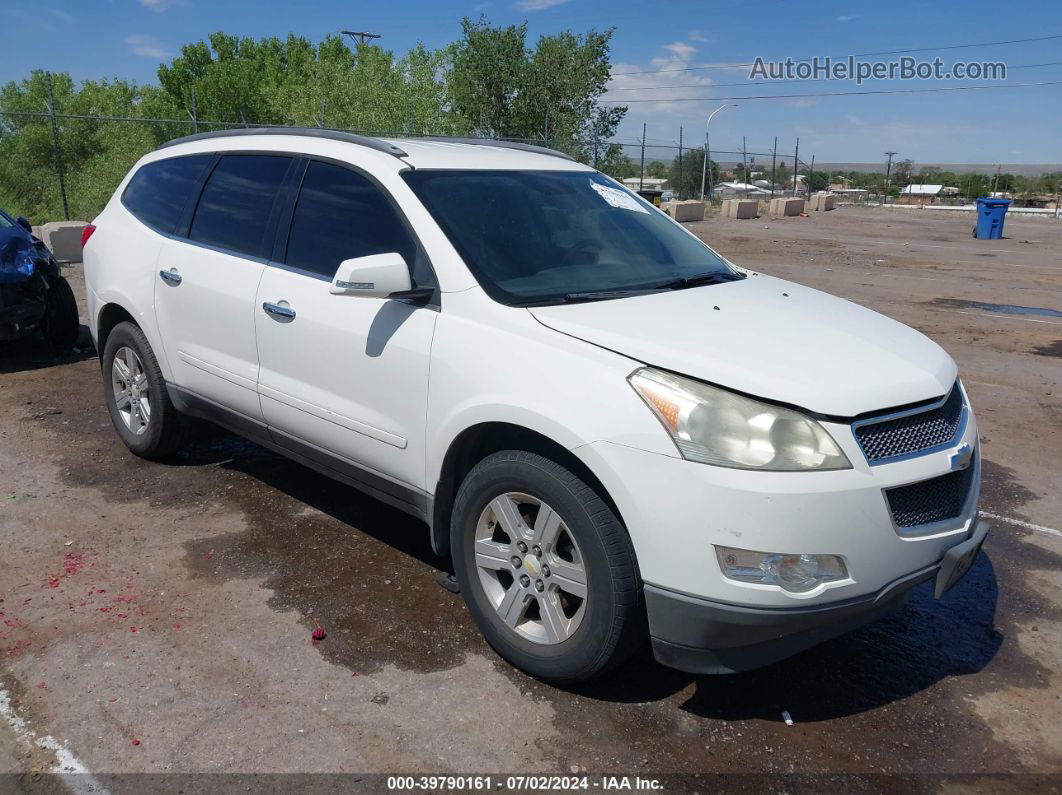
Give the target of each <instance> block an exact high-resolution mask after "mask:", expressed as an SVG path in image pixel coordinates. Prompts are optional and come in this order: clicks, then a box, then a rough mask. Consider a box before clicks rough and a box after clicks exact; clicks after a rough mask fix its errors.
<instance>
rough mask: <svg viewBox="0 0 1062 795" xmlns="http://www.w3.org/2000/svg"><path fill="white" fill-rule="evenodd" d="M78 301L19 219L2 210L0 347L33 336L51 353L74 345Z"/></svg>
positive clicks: (49, 255)
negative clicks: (32, 334) (37, 335)
mask: <svg viewBox="0 0 1062 795" xmlns="http://www.w3.org/2000/svg"><path fill="white" fill-rule="evenodd" d="M78 331H79V322H78V314H77V301H76V300H75V298H74V291H73V290H72V289H70V283H69V282H67V280H66V279H64V278H63V276H62V274H61V273H60V271H59V263H58V262H56V261H55V257H53V256H52V252H50V251H49V250H48V247H47V246H45V245H44V243H42V242H41V241H40V240H38V239H37V238H36V237H34V235H33V227H32V226H30V223H29V221H27V220H26V219H25V218H22V217H21V216H20V217H18V218H12V217H11V216H10V215H8V214H7V213H6V212H4V211H3V210H0V343H2V342H7V341H9V340H13V339H18V338H20V337H23V336H25V335H27V334H30V333H33V332H37V333H39V334H41V335H43V337H44V339H45V340H46V341H47V342H48V344H49V345H50V346H51V347H52V348H53V349H54V350H55V351H66V350H69V349H70V348H72V347H73V346H74V344H75V343H76V342H77V337H78Z"/></svg>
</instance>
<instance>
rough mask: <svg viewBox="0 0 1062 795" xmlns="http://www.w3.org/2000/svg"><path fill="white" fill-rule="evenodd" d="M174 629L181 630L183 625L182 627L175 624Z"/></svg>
mask: <svg viewBox="0 0 1062 795" xmlns="http://www.w3.org/2000/svg"><path fill="white" fill-rule="evenodd" d="M173 628H174V629H180V628H181V625H180V624H174V625H173Z"/></svg>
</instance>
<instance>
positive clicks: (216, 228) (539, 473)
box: [85, 128, 988, 683]
mask: <svg viewBox="0 0 1062 795" xmlns="http://www.w3.org/2000/svg"><path fill="white" fill-rule="evenodd" d="M85 273H86V278H87V282H88V297H89V306H90V311H91V315H90V317H91V320H90V326H91V329H92V333H93V336H94V338H95V340H96V343H97V349H98V350H99V351H100V352H101V359H102V367H103V381H104V387H105V394H106V401H107V406H108V408H109V410H110V414H111V417H112V419H113V421H114V425H115V428H116V429H117V431H118V434H119V435H120V436H121V438H122V441H124V442H125V444H126V445H127V446H128V447H129V448H130V450H132V451H133V452H134V453H136V454H137V455H140V456H143V457H147V458H159V457H164V456H166V455H167V454H169V453H171V452H173V451H174V450H175V449H176V448H177V446H178V445H179V444H180V440H181V438H182V424H185V425H186V424H187V423H185V422H184V417H183V416H182V415H192V416H197V417H201V418H207V419H209V420H211V421H213V422H215V423H217V424H219V425H222V426H225V427H227V428H229V429H232V430H234V431H236V432H237V433H240V434H242V435H244V436H247V437H248V438H251V439H253V440H254V441H256V442H258V443H260V444H262V445H264V446H266V447H268V448H270V449H273V450H275V451H278V452H280V453H283V454H284V455H286V456H290V457H291V458H293V459H295V460H296V461H300V462H302V463H303V464H306V465H307V466H310V467H313V468H315V469H317V470H319V471H321V472H322V473H324V474H326V475H328V476H330V477H333V478H336V479H337V480H340V481H343V482H345V483H348V484H351V485H353V486H356V487H357V488H358V489H361V490H363V491H365V492H367V493H368V494H370V495H372V496H373V497H376V498H378V499H380V500H383V501H385V502H387V503H389V504H391V505H394V506H397V507H399V508H401V509H403V510H405V511H408V512H409V513H412V514H413V515H415V516H417V517H420V518H421V519H423V520H424V522H425V523H426V524H427V528H426V530H427V532H429V533H430V534H431V541H432V545H433V547H434V549H435V551H436V552H437V553H438V554H439V555H441V556H446V555H449V556H451V557H452V560H453V567H454V570H455V572H456V575H457V580H458V582H459V584H460V587H461V591H462V593H463V595H464V598H465V601H466V602H467V604H468V608H469V610H470V611H471V613H472V615H473V617H474V618H475V620H476V622H477V623H478V625H479V627H480V629H481V630H482V631H483V633H484V635H485V636H486V637H487V639H488V640H489V641H490V643H491V644H492V645H493V646H494V648H495V649H496V650H497V651H498V652H499V653H500V654H501V655H502V656H503V657H505V658H506V659H507V660H509V661H510V662H512V663H513V664H514V665H517V666H519V667H520V668H522V669H524V670H525V671H528V672H529V673H531V674H533V675H535V676H538V677H541V678H543V679H547V680H550V681H554V682H562V683H571V682H576V681H581V680H585V679H588V678H590V677H592V676H594V675H597V674H599V673H601V672H602V671H604V670H606V669H607V668H609V667H611V666H613V665H615V664H616V663H618V662H619V661H621V660H622V659H623V658H624V657H625V656H626V655H627V654H628V653H629V652H630V651H631V650H632V649H634V648H636V647H637V646H638V645H640V644H642V643H644V641H645V638H646V636H647V635H648V636H649V637H650V638H651V639H652V645H653V649H654V652H655V655H656V657H657V659H658V660H660V661H661V662H663V663H665V664H667V665H671V666H674V667H677V668H681V669H684V670H687V671H693V672H728V671H737V670H743V669H747V668H751V667H755V666H758V665H763V664H766V663H768V662H772V661H774V660H777V659H780V658H782V657H785V656H787V655H790V654H792V653H794V652H796V651H799V650H801V649H804V648H807V647H808V646H810V645H812V644H814V643H817V642H819V641H821V640H823V639H825V638H828V637H831V636H834V635H837V634H839V633H841V632H844V631H846V630H848V629H850V628H852V627H854V626H858V625H860V624H864V623H866V622H868V621H870V620H872V619H874V618H876V617H878V616H879V615H881V614H882V613H884V612H886V611H888V610H890V609H891V608H894V607H896V606H898V605H899V604H900V603H902V600H903V597H904V595H905V594H906V592H907V591H909V590H910V589H911V588H912V587H913V586H914V585H916V584H918V583H920V582H923V581H925V580H929V579H935V581H936V592H937V595H938V596H939V595H940V594H941V593H942V592H943V591H944V590H945V589H946V588H948V587H950V585H951V584H953V583H954V582H955V581H956V580H957V579H958V578H959V577H961V576H962V575H963V574H964V573H965V572H966V570H967V569H968V568H969V566H970V564H971V563H972V561H973V559H974V557H975V556H976V554H977V550H978V549H979V548H980V545H981V542H982V541H983V540H984V537H985V534H986V533H987V531H988V526H987V525H986V524H984V523H983V522H979V521H978V519H977V500H978V492H979V484H980V461H979V455H978V443H977V428H976V423H975V421H974V416H973V413H972V412H971V410H970V408H969V404H968V402H967V398H966V394H965V392H964V390H963V388H962V385H961V384H960V383H959V381H958V380H957V374H956V367H955V364H954V362H953V361H952V360H951V358H949V356H948V355H947V354H946V353H945V352H944V351H943V350H941V348H939V347H938V346H937V345H936V344H934V343H933V342H931V341H930V340H929V339H927V338H926V337H924V336H922V335H921V334H919V333H918V332H916V331H914V330H912V329H910V328H908V327H906V326H903V325H901V324H899V323H896V322H894V321H892V320H890V319H888V318H886V317H883V316H882V315H879V314H876V313H874V312H871V311H869V310H867V309H864V308H862V307H860V306H857V305H855V304H852V303H848V302H847V301H843V300H841V299H838V298H834V297H832V296H829V295H826V294H824V293H821V292H817V291H815V290H812V289H809V288H806V287H802V286H800V285H798V284H793V283H789V282H784V281H780V280H778V279H775V278H772V277H769V276H764V275H760V274H757V273H754V272H750V271H747V270H744V269H741V268H738V267H735V266H734V265H732V264H731V263H729V262H728V261H726V260H725V259H724V258H723V257H721V256H719V255H718V254H716V253H715V252H714V251H712V250H711V249H710V248H708V247H707V246H706V245H704V244H703V243H702V242H701V241H700V240H698V239H697V238H696V237H695V236H694V235H692V234H690V233H689V232H688V231H686V230H685V229H683V227H682V226H680V225H679V224H676V223H675V222H673V221H672V220H671V219H670V218H668V217H667V216H666V215H664V214H663V213H661V212H660V211H658V210H657V209H655V208H654V207H653V206H652V205H650V204H648V203H647V202H645V201H643V200H642V199H640V198H639V197H638V196H637V195H635V194H633V193H631V192H630V191H628V190H626V189H625V188H624V187H623V186H622V185H620V184H618V183H616V182H614V181H613V180H611V179H609V178H608V177H605V176H603V175H602V174H600V173H598V172H597V171H594V170H593V169H591V168H589V167H587V166H584V165H581V164H579V163H577V162H575V161H573V160H571V159H568V158H567V157H565V156H564V155H560V154H558V153H556V152H551V151H549V150H546V149H539V148H536V147H528V146H521V145H519V144H511V143H505V142H494V141H481V140H469V141H461V142H454V141H433V140H395V141H384V140H376V139H367V138H362V137H358V136H355V135H351V134H347V133H340V132H332V131H326V130H297V129H288V128H276V129H256V130H238V131H234V132H226V133H208V134H204V135H194V136H191V137H188V138H182V139H179V140H176V141H173V142H171V143H170V144H168V145H166V146H165V147H163V148H162V149H160V150H158V151H156V152H153V153H151V154H149V155H147V156H146V157H144V158H142V159H141V160H140V162H139V163H138V164H137V165H136V167H135V168H134V169H133V170H132V172H131V173H130V174H129V175H128V176H127V177H126V179H125V180H124V181H123V182H122V184H121V185H120V186H119V188H118V190H117V192H116V193H115V195H114V197H113V198H112V199H111V201H110V203H109V204H108V205H107V207H106V209H105V210H104V211H103V213H102V214H101V215H100V216H99V217H98V218H97V219H96V221H95V231H94V232H92V233H91V237H90V240H89V241H88V244H87V245H86V248H85Z"/></svg>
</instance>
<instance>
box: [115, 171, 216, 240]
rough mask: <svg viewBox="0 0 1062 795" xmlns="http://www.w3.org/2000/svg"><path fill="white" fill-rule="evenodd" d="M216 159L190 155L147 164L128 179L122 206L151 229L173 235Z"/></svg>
mask: <svg viewBox="0 0 1062 795" xmlns="http://www.w3.org/2000/svg"><path fill="white" fill-rule="evenodd" d="M213 159H214V156H213V155H189V156H188V157H173V158H170V159H169V160H156V161H155V162H154V163H148V164H147V165H145V166H142V167H141V168H140V170H139V171H137V172H136V174H134V175H133V178H132V179H131V180H129V184H128V185H126V187H125V192H124V193H123V194H122V204H124V205H125V206H126V209H128V210H129V212H131V213H132V214H133V215H135V216H136V217H137V218H139V219H140V220H141V221H143V222H144V223H145V224H147V225H148V226H150V227H153V228H154V229H157V230H158V231H160V232H164V233H166V234H171V233H172V232H173V230H174V229H176V228H177V222H178V221H179V220H180V218H181V213H182V212H183V211H184V209H185V207H187V206H188V202H189V200H192V199H193V198H194V197H193V194H194V192H195V190H196V189H197V188H198V187H199V181H200V180H201V179H202V178H203V172H204V171H205V170H206V168H207V166H208V165H210V161H211V160H213Z"/></svg>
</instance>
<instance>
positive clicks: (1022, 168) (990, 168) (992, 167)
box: [815, 160, 1062, 177]
mask: <svg viewBox="0 0 1062 795" xmlns="http://www.w3.org/2000/svg"><path fill="white" fill-rule="evenodd" d="M926 166H934V167H936V168H939V169H940V170H941V171H951V172H953V173H955V174H969V173H971V172H974V173H979V174H995V173H996V168H999V170H1000V171H1001V172H1002V173H1004V174H1017V175H1019V176H1022V177H1038V176H1040V175H1041V174H1050V173H1052V172H1055V171H1062V163H1003V164H1002V166H1000V164H999V163H923V162H921V161H919V160H915V172H916V173H917V172H918V170H919V169H922V168H925V167H926ZM815 170H816V171H884V170H885V164H884V163H829V162H826V163H819V162H816V163H815Z"/></svg>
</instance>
